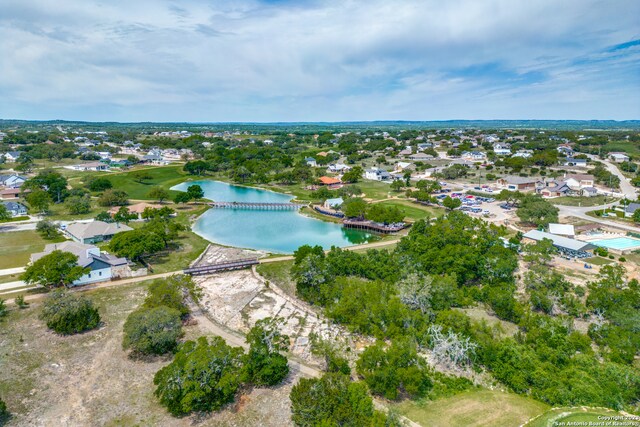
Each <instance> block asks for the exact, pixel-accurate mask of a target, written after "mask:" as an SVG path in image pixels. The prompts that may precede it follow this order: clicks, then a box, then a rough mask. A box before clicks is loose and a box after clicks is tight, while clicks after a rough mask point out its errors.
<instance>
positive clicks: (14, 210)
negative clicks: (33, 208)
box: [2, 202, 27, 218]
mask: <svg viewBox="0 0 640 427" xmlns="http://www.w3.org/2000/svg"><path fill="white" fill-rule="evenodd" d="M2 204H3V205H4V207H5V208H6V209H7V212H9V215H11V216H12V217H14V218H15V217H17V216H25V215H26V214H27V208H26V206H24V205H23V204H22V203H18V202H2Z"/></svg>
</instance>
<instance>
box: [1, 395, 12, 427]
mask: <svg viewBox="0 0 640 427" xmlns="http://www.w3.org/2000/svg"><path fill="white" fill-rule="evenodd" d="M10 417H11V413H10V412H9V410H8V409H7V405H6V403H4V401H3V400H2V399H0V425H4V424H5V423H6V422H7V421H8V420H9V418H10Z"/></svg>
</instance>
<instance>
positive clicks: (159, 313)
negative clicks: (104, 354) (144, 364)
mask: <svg viewBox="0 0 640 427" xmlns="http://www.w3.org/2000/svg"><path fill="white" fill-rule="evenodd" d="M180 336H182V321H181V320H180V312H179V311H178V310H175V309H173V308H169V307H166V306H164V305H160V306H157V307H152V308H147V307H142V308H139V309H137V310H136V311H133V312H132V313H131V314H129V316H128V317H127V320H126V322H125V324H124V337H123V341H122V347H123V348H124V349H125V350H126V349H131V350H132V351H133V352H134V353H137V354H145V355H151V354H155V355H159V354H165V353H169V352H172V351H173V350H174V349H175V348H176V347H177V345H178V338H180Z"/></svg>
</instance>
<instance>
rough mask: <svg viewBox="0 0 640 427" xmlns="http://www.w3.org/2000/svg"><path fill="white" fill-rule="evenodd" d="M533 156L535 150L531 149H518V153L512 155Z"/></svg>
mask: <svg viewBox="0 0 640 427" xmlns="http://www.w3.org/2000/svg"><path fill="white" fill-rule="evenodd" d="M531 156H533V152H532V151H531V150H518V152H517V153H514V154H513V155H512V156H511V157H521V158H523V159H528V158H529V157H531Z"/></svg>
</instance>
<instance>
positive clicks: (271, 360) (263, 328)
mask: <svg viewBox="0 0 640 427" xmlns="http://www.w3.org/2000/svg"><path fill="white" fill-rule="evenodd" d="M288 342H289V337H287V336H286V335H282V334H281V333H280V332H279V330H278V321H277V320H274V319H272V318H269V317H268V318H266V319H263V320H259V321H258V322H256V324H255V326H254V327H253V328H251V330H250V331H249V333H248V334H247V343H249V346H250V347H249V353H248V354H247V356H246V358H245V371H246V373H247V377H248V381H250V382H251V383H252V384H254V385H257V386H265V385H267V386H272V385H276V384H280V383H281V382H282V380H284V379H285V378H286V376H287V375H288V374H289V365H288V363H287V358H286V357H285V356H283V355H282V354H280V352H284V351H286V350H287V348H288Z"/></svg>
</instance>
